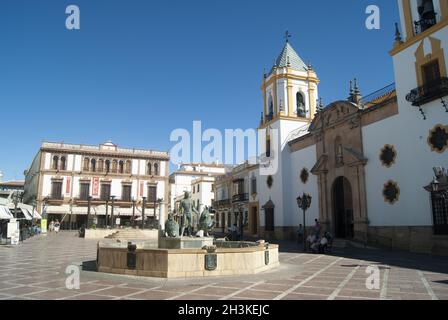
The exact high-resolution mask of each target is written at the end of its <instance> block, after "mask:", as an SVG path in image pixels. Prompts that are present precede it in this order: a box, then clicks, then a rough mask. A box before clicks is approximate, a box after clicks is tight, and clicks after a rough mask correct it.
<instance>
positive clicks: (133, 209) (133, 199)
mask: <svg viewBox="0 0 448 320" xmlns="http://www.w3.org/2000/svg"><path fill="white" fill-rule="evenodd" d="M134 219H135V198H134V197H132V224H131V225H132V227H134V221H135V220H134Z"/></svg>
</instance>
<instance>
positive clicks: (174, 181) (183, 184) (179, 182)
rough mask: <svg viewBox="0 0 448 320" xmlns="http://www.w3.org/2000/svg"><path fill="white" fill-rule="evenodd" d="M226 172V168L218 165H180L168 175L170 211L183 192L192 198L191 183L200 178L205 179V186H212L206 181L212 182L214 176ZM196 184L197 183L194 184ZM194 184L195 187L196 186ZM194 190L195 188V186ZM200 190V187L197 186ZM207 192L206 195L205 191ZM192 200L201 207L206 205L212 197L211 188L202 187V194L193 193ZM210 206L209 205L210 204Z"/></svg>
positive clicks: (181, 197) (180, 198)
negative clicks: (189, 194) (186, 192)
mask: <svg viewBox="0 0 448 320" xmlns="http://www.w3.org/2000/svg"><path fill="white" fill-rule="evenodd" d="M225 172H226V166H224V165H220V164H216V163H214V164H204V163H191V164H182V165H180V166H179V169H178V170H177V171H175V172H173V173H172V174H171V175H170V179H169V181H170V196H169V198H170V210H171V211H174V210H175V209H176V203H178V202H179V201H180V200H182V199H183V197H184V193H185V191H188V192H190V193H191V195H192V196H193V187H192V185H193V181H196V180H198V179H201V178H207V179H206V180H203V183H205V184H206V185H209V184H213V183H211V182H207V181H212V180H213V181H214V178H215V177H216V176H219V175H222V174H224V173H225ZM196 182H198V181H196ZM196 184H197V183H196ZM196 184H195V185H196ZM195 188H197V187H196V186H195ZM199 188H201V186H199ZM206 190H207V194H206V192H205V191H206ZM194 193H195V194H194V197H195V198H194V199H195V201H196V203H198V201H199V203H200V204H202V205H208V203H210V200H211V199H212V197H214V195H213V191H212V189H211V186H210V185H209V186H204V193H202V192H201V193H199V192H194ZM196 193H197V194H196ZM210 205H211V203H210Z"/></svg>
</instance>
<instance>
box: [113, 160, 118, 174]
mask: <svg viewBox="0 0 448 320" xmlns="http://www.w3.org/2000/svg"><path fill="white" fill-rule="evenodd" d="M117 171H118V161H117V160H114V161H112V173H117Z"/></svg>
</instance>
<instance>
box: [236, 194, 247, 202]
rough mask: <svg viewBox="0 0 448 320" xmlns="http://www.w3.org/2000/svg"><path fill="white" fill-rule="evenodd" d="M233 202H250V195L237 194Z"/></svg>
mask: <svg viewBox="0 0 448 320" xmlns="http://www.w3.org/2000/svg"><path fill="white" fill-rule="evenodd" d="M232 200H233V202H234V203H235V202H246V201H249V194H248V193H240V194H235V195H233V197H232Z"/></svg>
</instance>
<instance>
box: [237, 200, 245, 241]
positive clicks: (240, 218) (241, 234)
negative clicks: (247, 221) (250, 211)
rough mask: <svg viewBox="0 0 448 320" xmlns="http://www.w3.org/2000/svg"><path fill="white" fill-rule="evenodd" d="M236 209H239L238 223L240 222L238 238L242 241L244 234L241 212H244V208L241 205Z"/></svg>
mask: <svg viewBox="0 0 448 320" xmlns="http://www.w3.org/2000/svg"><path fill="white" fill-rule="evenodd" d="M238 211H239V217H238V218H239V223H240V240H241V241H243V238H244V237H243V236H244V225H243V223H244V222H243V220H244V217H243V213H244V208H243V206H239V207H238Z"/></svg>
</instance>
